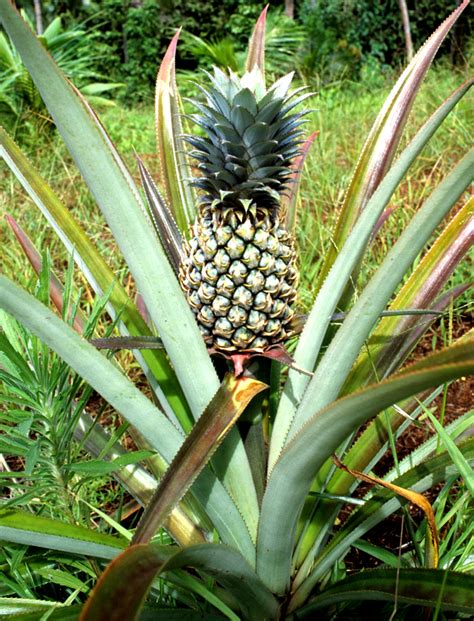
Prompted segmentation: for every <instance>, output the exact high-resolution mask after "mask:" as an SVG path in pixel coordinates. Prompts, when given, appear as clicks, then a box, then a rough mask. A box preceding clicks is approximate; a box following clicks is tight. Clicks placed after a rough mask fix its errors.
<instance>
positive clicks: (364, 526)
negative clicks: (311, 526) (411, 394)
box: [292, 439, 474, 606]
mask: <svg viewBox="0 0 474 621" xmlns="http://www.w3.org/2000/svg"><path fill="white" fill-rule="evenodd" d="M462 451H463V453H464V455H465V457H466V458H467V459H471V460H472V459H473V458H474V441H473V440H472V439H470V440H467V441H466V442H464V443H463V445H462ZM456 473H457V471H456V466H455V465H454V464H453V462H452V460H451V457H450V456H449V455H448V454H447V453H443V454H442V455H438V456H436V457H432V458H431V459H429V460H426V461H424V462H423V463H421V464H419V465H417V466H415V467H414V468H412V469H410V470H409V471H407V472H406V473H405V474H403V475H402V476H400V477H398V478H396V479H395V481H394V483H396V484H397V485H398V486H401V487H405V488H406V487H410V488H411V489H413V490H415V491H417V492H424V491H426V490H428V489H430V488H431V487H432V486H433V485H436V484H437V483H439V482H440V481H443V480H445V479H446V478H447V477H449V476H451V475H452V474H456ZM403 504H405V500H401V499H400V498H399V497H397V496H394V494H393V492H391V491H390V490H388V489H385V490H381V491H378V492H377V493H376V494H375V495H374V496H373V497H372V498H371V499H370V500H369V501H367V502H366V503H365V504H364V506H363V507H361V508H360V509H358V510H357V511H355V512H354V513H352V514H351V516H350V517H349V519H348V520H347V521H346V522H345V524H344V526H343V527H342V528H341V529H340V531H338V533H337V534H336V535H335V536H334V537H333V539H332V540H331V541H330V543H329V544H328V545H327V546H326V547H325V549H324V550H323V552H322V553H321V554H320V555H319V556H318V558H317V559H316V561H315V566H314V570H313V571H312V572H311V574H310V575H309V576H308V578H307V579H306V580H305V581H304V582H303V583H302V584H301V586H300V587H299V588H298V589H296V591H295V594H294V596H293V604H292V605H293V606H296V605H297V603H298V602H304V601H306V599H307V597H308V595H309V594H310V593H311V591H312V589H313V588H314V586H315V585H316V584H317V582H318V581H319V580H320V579H321V578H322V576H323V575H324V574H325V573H326V572H327V571H328V569H329V568H330V567H332V565H333V564H334V562H335V561H336V559H338V558H341V555H343V554H344V553H345V552H346V551H347V550H348V549H349V547H350V545H351V544H352V543H353V542H354V541H356V540H357V539H359V538H360V537H363V536H364V534H365V533H366V532H368V531H369V530H370V529H371V528H373V527H374V526H375V525H376V524H379V523H380V522H382V521H383V520H384V519H385V518H386V517H387V516H389V515H391V514H392V513H394V512H395V511H397V509H399V508H400V506H402V505H403Z"/></svg>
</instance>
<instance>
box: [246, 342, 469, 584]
mask: <svg viewBox="0 0 474 621" xmlns="http://www.w3.org/2000/svg"><path fill="white" fill-rule="evenodd" d="M446 351H447V352H449V355H450V356H452V357H453V359H454V360H455V362H452V363H451V364H441V363H444V362H445V358H446V356H447V353H443V352H442V353H441V354H435V355H432V356H428V357H427V358H426V359H425V362H426V365H427V366H428V365H429V368H427V369H424V370H421V371H420V370H411V372H406V373H405V374H403V375H399V376H394V377H392V378H390V379H388V380H385V381H384V382H381V383H380V384H376V385H374V386H370V387H368V388H366V389H364V390H362V391H360V392H359V393H355V394H353V395H349V396H348V397H345V398H343V399H339V400H338V401H335V402H334V403H331V404H329V405H327V406H326V407H325V408H323V409H322V410H320V411H319V412H317V413H314V409H311V410H310V411H309V414H313V415H312V416H311V418H309V417H308V420H307V421H306V423H305V424H304V426H303V428H302V429H301V430H300V431H299V432H297V434H296V435H295V437H294V438H293V439H292V440H291V441H290V442H289V443H288V444H287V446H286V447H285V449H284V450H283V452H282V454H281V455H280V457H279V459H278V461H277V462H276V464H275V466H274V469H273V471H272V473H271V475H270V477H269V479H268V484H267V489H266V492H265V495H264V497H263V502H262V507H261V518H260V527H259V535H258V540H257V571H258V574H259V575H260V576H261V578H262V580H264V581H265V583H266V584H267V586H268V587H269V588H270V589H271V590H272V592H274V593H278V594H282V593H284V592H285V591H286V589H287V588H288V586H289V578H290V567H291V558H292V551H293V545H294V540H295V536H296V526H297V520H298V516H299V514H300V512H301V510H302V508H303V505H304V501H305V497H306V495H307V493H308V491H309V489H310V487H311V483H312V481H313V479H314V476H315V475H316V473H317V471H318V469H319V468H320V467H321V466H322V464H323V463H324V462H325V461H326V459H327V458H328V457H329V456H330V455H331V454H332V453H333V452H334V451H335V450H336V448H337V447H338V446H339V445H340V443H341V442H342V441H343V440H344V439H345V438H346V437H347V436H349V435H350V433H351V432H353V431H354V430H356V429H357V428H358V427H359V426H360V425H361V424H363V423H364V422H366V421H367V420H369V418H371V417H372V416H374V415H375V414H377V413H378V412H380V411H381V410H383V409H384V408H386V407H388V406H389V405H392V404H393V403H396V402H397V401H400V400H401V399H405V398H407V397H409V396H410V395H413V394H416V393H418V392H421V391H422V390H426V389H427V388H430V387H432V386H437V385H439V384H441V383H443V382H445V381H448V380H447V379H446V378H449V379H454V378H456V377H461V376H462V375H466V374H468V373H470V372H472V371H473V370H474V347H473V341H472V340H470V342H466V343H463V344H461V345H458V346H454V347H452V348H449V350H446ZM440 361H441V363H440ZM308 407H312V406H311V405H309V406H308ZM313 407H314V406H313ZM282 532H284V533H286V536H285V537H281V533H282Z"/></svg>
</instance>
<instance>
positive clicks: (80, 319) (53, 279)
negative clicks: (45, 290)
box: [5, 214, 85, 334]
mask: <svg viewBox="0 0 474 621" xmlns="http://www.w3.org/2000/svg"><path fill="white" fill-rule="evenodd" d="M5 217H6V220H7V222H8V225H9V227H10V228H11V229H12V231H13V233H14V234H15V237H16V238H17V240H18V241H19V242H20V245H21V247H22V248H23V251H24V253H25V254H26V257H27V259H28V261H29V262H30V263H31V266H32V267H33V269H34V270H35V272H36V274H37V275H38V276H39V275H40V273H41V267H42V262H43V261H42V258H41V255H40V253H39V252H38V251H37V250H36V248H35V246H34V244H33V242H32V241H31V239H30V238H29V237H28V235H27V234H26V233H25V231H24V230H23V229H22V228H21V226H20V225H19V224H18V222H16V220H15V219H14V218H12V217H11V216H9V215H8V214H7V215H6V216H5ZM63 291H64V288H63V286H62V284H61V282H60V281H59V279H58V277H57V276H56V274H55V273H54V272H53V271H51V275H50V283H49V295H50V297H51V301H52V302H53V304H54V306H55V307H56V308H57V309H58V311H59V312H60V313H62V309H63ZM84 325H85V317H84V315H83V313H82V311H81V309H77V312H76V315H75V317H74V321H73V327H74V330H76V332H78V333H79V334H82V332H83V330H84Z"/></svg>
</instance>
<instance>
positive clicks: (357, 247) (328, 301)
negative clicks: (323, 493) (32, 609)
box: [269, 82, 472, 470]
mask: <svg viewBox="0 0 474 621" xmlns="http://www.w3.org/2000/svg"><path fill="white" fill-rule="evenodd" d="M471 85H472V83H471V82H468V83H466V84H464V85H463V86H462V87H461V88H459V89H458V90H456V91H455V92H454V93H453V94H452V95H451V96H450V97H449V98H448V99H447V100H446V101H445V102H443V104H442V105H441V106H440V107H439V108H438V109H437V110H436V111H435V113H434V114H433V115H432V116H431V118H430V119H428V121H427V122H426V123H425V124H424V125H423V127H422V128H421V129H420V130H419V131H418V133H417V134H416V136H415V137H414V138H413V140H412V141H411V143H410V144H409V145H408V146H407V147H406V148H405V149H404V151H403V152H402V153H401V154H400V156H399V158H398V160H397V161H396V162H395V163H394V165H393V166H392V167H391V169H390V171H389V172H388V173H387V175H386V176H385V178H384V179H383V181H382V182H381V184H380V185H379V187H378V188H377V190H376V192H375V193H374V195H373V196H372V198H371V199H370V200H369V202H368V204H367V206H366V208H365V209H364V210H363V212H362V213H361V215H360V217H359V219H358V221H357V223H356V224H355V226H354V229H353V230H352V232H351V234H350V236H349V238H348V240H347V241H346V243H345V244H344V247H343V248H342V249H341V251H340V252H339V254H338V257H337V259H336V261H335V263H334V266H333V267H332V269H331V272H330V273H329V275H328V277H327V279H326V281H325V283H324V285H323V287H322V288H321V289H320V290H319V292H318V295H317V297H316V300H315V302H314V304H313V307H312V309H311V312H310V314H309V316H308V319H307V321H306V323H305V327H304V329H303V332H302V336H301V337H300V340H299V342H298V346H297V348H296V350H295V354H294V358H295V362H296V364H298V366H300V367H302V368H304V369H308V370H311V371H312V370H314V365H315V362H316V360H317V357H318V355H319V350H320V347H321V344H322V342H323V339H324V335H325V333H326V330H327V326H328V324H329V321H330V318H331V316H332V314H333V313H334V310H335V308H336V306H337V303H338V301H339V299H340V296H341V295H342V293H343V291H344V289H345V287H346V285H347V283H348V282H349V279H350V277H351V273H352V271H353V270H354V268H355V266H356V265H357V263H358V261H359V260H360V258H361V256H362V254H363V252H364V251H365V249H366V247H367V242H368V240H369V238H370V235H371V232H372V230H373V227H374V226H375V224H376V222H377V220H378V218H379V216H380V213H382V211H383V209H384V208H385V206H386V205H387V203H388V201H389V200H390V198H391V196H392V194H393V192H394V191H395V189H396V188H397V186H398V184H399V183H400V181H401V180H402V178H403V177H404V175H405V173H406V171H407V170H408V168H409V166H410V165H411V164H412V162H413V161H414V160H415V158H416V157H417V156H418V155H419V153H420V152H421V151H422V149H423V148H424V147H425V145H426V144H427V143H428V141H429V139H430V138H431V136H432V135H433V134H434V132H435V131H436V130H437V129H438V128H439V127H440V125H441V124H442V122H443V121H444V119H445V118H446V116H447V115H448V114H449V113H450V112H451V110H452V109H453V108H454V107H455V105H456V104H457V103H458V102H459V101H460V100H461V99H462V97H463V96H464V95H465V94H466V93H467V91H468V90H469V88H470V86H471ZM471 157H472V156H471ZM465 164H466V163H465ZM465 164H464V173H463V174H464V175H465V176H466V178H467V179H468V178H469V165H468V166H467V167H466V165H465ZM467 164H468V162H467ZM444 188H445V189H446V188H447V185H444ZM447 194H449V191H448V192H447ZM424 212H425V214H427V217H428V218H429V212H427V210H426V209H425V210H424ZM417 239H418V238H417ZM412 250H413V248H412ZM392 256H394V255H392ZM397 262H398V261H396V263H397ZM392 293H393V291H392ZM381 310H383V309H381ZM374 320H375V319H374ZM351 341H352V336H351ZM357 353H358V352H357ZM337 359H339V355H338V356H337ZM337 377H339V378H340V375H339V374H338V375H337ZM307 386H308V380H307V378H304V377H301V376H297V375H296V374H294V373H292V372H291V371H290V373H289V376H288V380H287V382H286V385H285V388H284V392H283V395H282V398H281V400H280V406H279V410H278V413H277V419H276V422H275V426H274V433H273V434H272V439H271V445H270V454H269V469H270V470H271V468H272V465H273V463H274V462H275V460H276V458H277V457H278V454H279V453H280V451H281V449H282V447H283V445H284V443H285V440H286V437H287V434H288V431H289V428H290V425H291V422H292V420H293V418H294V414H295V411H296V406H295V403H298V402H300V401H301V399H302V398H303V395H304V393H305V390H306V388H307Z"/></svg>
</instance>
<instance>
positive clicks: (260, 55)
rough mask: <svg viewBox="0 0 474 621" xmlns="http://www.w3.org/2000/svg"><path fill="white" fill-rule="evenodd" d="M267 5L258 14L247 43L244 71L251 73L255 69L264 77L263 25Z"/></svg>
mask: <svg viewBox="0 0 474 621" xmlns="http://www.w3.org/2000/svg"><path fill="white" fill-rule="evenodd" d="M267 11H268V5H267V6H266V7H265V8H264V9H263V11H262V12H261V13H260V17H259V18H258V20H257V23H256V24H255V28H254V30H253V33H252V36H251V38H250V41H249V47H248V52H247V60H246V63H245V71H252V69H253V68H254V67H257V68H258V69H259V70H260V72H261V74H262V75H265V24H266V19H267Z"/></svg>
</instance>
